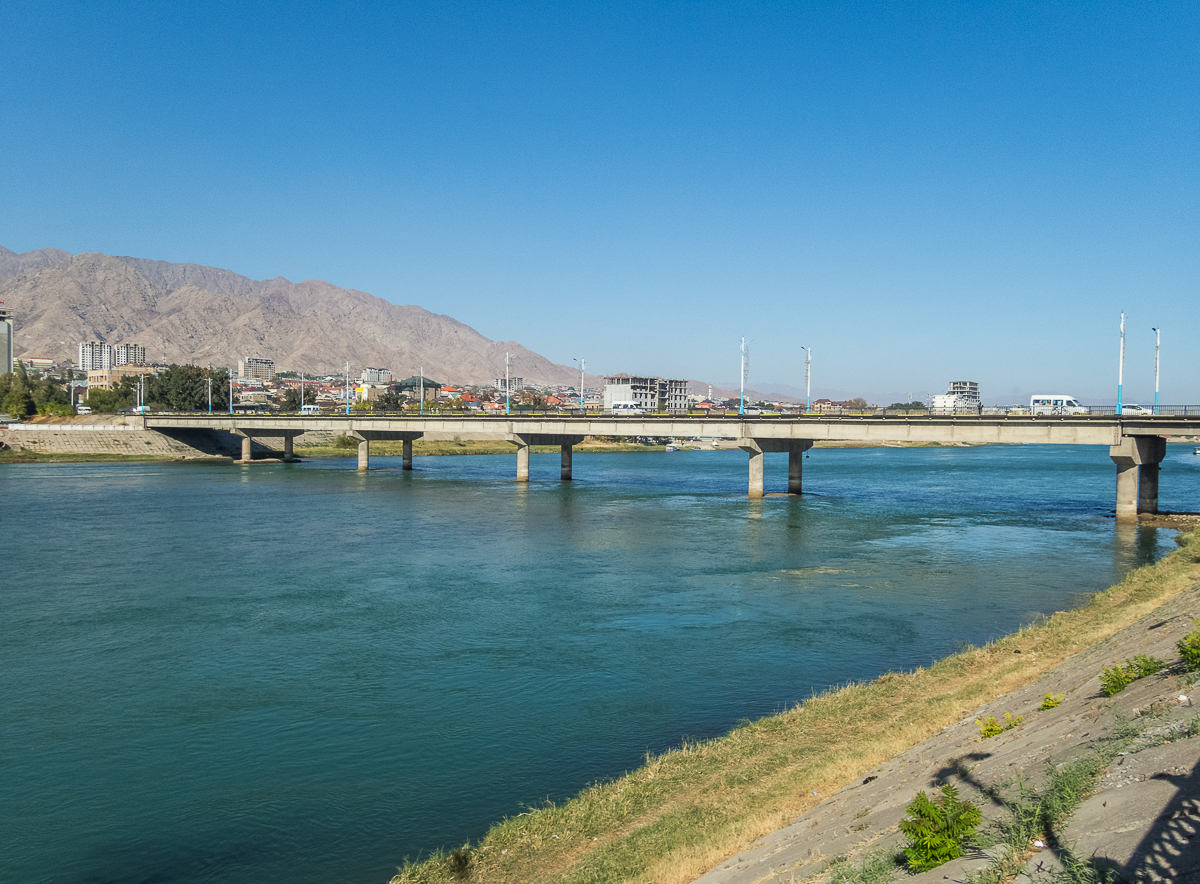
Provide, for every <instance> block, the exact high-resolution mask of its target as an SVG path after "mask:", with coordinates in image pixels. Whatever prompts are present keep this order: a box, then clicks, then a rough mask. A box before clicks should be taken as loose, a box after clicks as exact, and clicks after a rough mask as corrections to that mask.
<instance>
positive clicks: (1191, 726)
mask: <svg viewBox="0 0 1200 884" xmlns="http://www.w3.org/2000/svg"><path fill="white" fill-rule="evenodd" d="M1183 735H1184V736H1185V737H1200V715H1196V716H1193V717H1192V719H1191V720H1190V721H1188V723H1187V724H1186V725H1185V726H1184V728H1183Z"/></svg>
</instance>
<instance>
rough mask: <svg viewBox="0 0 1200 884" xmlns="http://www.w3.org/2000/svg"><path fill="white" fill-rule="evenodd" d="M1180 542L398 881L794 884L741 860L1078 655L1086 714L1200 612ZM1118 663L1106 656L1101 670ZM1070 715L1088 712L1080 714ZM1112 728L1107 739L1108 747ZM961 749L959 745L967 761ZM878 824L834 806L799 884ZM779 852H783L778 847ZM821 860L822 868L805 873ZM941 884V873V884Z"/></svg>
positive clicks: (1195, 571) (502, 829) (514, 821)
mask: <svg viewBox="0 0 1200 884" xmlns="http://www.w3.org/2000/svg"><path fill="white" fill-rule="evenodd" d="M1180 541H1181V546H1180V548H1179V549H1178V550H1176V551H1175V552H1173V553H1171V554H1170V555H1169V556H1167V557H1166V558H1164V559H1163V560H1161V561H1159V562H1157V563H1154V564H1151V565H1147V566H1144V567H1142V568H1139V569H1138V570H1136V571H1134V572H1132V573H1130V574H1129V575H1128V576H1127V577H1126V578H1125V579H1124V580H1123V581H1122V582H1121V583H1119V584H1118V585H1116V586H1114V587H1112V588H1110V589H1108V590H1105V591H1103V592H1100V593H1097V594H1096V595H1095V596H1093V597H1092V598H1091V599H1090V600H1089V601H1088V603H1087V604H1085V605H1083V606H1082V607H1080V608H1077V609H1075V610H1072V611H1067V612H1056V613H1055V614H1054V615H1052V616H1050V617H1048V618H1046V619H1044V620H1043V621H1041V622H1039V623H1037V624H1036V625H1033V626H1030V627H1028V628H1025V629H1022V630H1020V631H1018V632H1016V633H1014V634H1012V635H1009V636H1006V637H1004V638H1001V639H999V640H997V641H995V642H993V643H991V644H988V645H986V646H984V647H980V648H971V649H968V650H965V651H963V652H961V653H959V654H955V655H953V656H951V657H947V658H945V659H943V660H940V661H938V662H937V663H935V664H933V665H932V666H930V667H928V668H920V669H916V670H914V671H911V672H906V673H889V674H886V675H883V676H880V677H879V678H877V679H875V680H874V681H872V682H869V683H865V684H855V685H848V686H844V687H838V688H834V689H831V690H829V691H828V692H826V693H824V694H822V695H820V696H815V697H813V698H812V699H810V700H809V701H807V702H805V703H804V704H802V705H800V706H798V707H796V708H794V709H791V710H789V711H787V712H784V713H782V714H779V715H775V716H770V717H767V718H763V719H760V720H758V721H755V722H752V723H747V724H745V725H744V726H742V727H739V728H736V729H735V730H733V731H732V732H731V733H729V734H727V735H726V736H724V737H721V738H719V739H715V740H712V741H708V742H702V743H694V744H687V745H684V746H682V747H680V748H679V749H677V750H675V751H672V752H668V753H665V754H663V755H658V756H653V757H648V758H647V760H646V764H645V765H644V766H643V767H641V768H639V769H638V770H635V771H632V772H630V773H629V774H627V775H626V776H624V777H621V778H619V779H616V780H612V781H608V782H603V783H599V784H596V785H595V786H592V787H591V788H588V789H586V790H584V791H583V792H582V793H581V794H580V795H578V796H577V797H576V798H574V799H572V800H570V801H568V802H565V803H563V804H558V805H547V806H545V807H542V808H538V809H536V810H533V811H531V812H529V813H527V814H522V815H520V816H517V817H514V818H510V819H506V820H503V821H501V822H499V823H497V824H496V825H495V826H493V828H492V829H491V830H490V831H489V832H488V834H487V835H486V836H485V837H484V838H483V839H482V840H481V841H480V842H479V843H476V844H468V845H464V846H462V847H461V848H459V849H458V850H454V851H447V852H442V853H439V854H436V855H435V856H433V857H431V858H428V859H426V860H424V861H421V862H416V863H412V862H410V863H407V864H406V865H405V866H404V867H402V868H401V869H400V872H399V874H398V875H397V876H396V877H395V878H393V879H392V880H393V884H416V882H422V884H426V882H429V884H432V882H451V881H457V880H463V879H466V880H471V881H479V882H501V884H508V882H514V884H515V882H600V881H636V882H671V884H683V882H688V881H692V880H694V879H697V878H699V877H700V876H702V875H705V874H706V873H710V874H711V875H717V874H718V872H719V871H720V870H719V869H718V868H717V867H719V866H726V868H725V872H727V873H730V874H728V875H727V877H728V880H729V881H731V882H732V881H734V880H736V881H739V882H741V881H745V882H749V881H756V882H757V881H764V880H780V881H790V880H792V877H791V874H792V873H791V872H789V873H788V874H787V876H784V877H779V878H777V877H776V876H775V875H774V874H773V873H772V869H774V868H776V867H777V866H778V868H779V869H780V872H781V873H782V872H783V871H784V868H783V864H782V863H777V862H776V861H775V860H774V859H771V860H769V862H768V863H767V864H766V865H765V866H764V865H763V863H761V862H759V861H758V857H752V858H749V859H744V857H745V856H748V855H745V854H741V852H744V851H748V850H751V849H754V845H755V844H756V842H758V841H759V839H760V838H764V837H766V836H770V835H771V833H773V832H777V831H778V830H781V829H783V828H784V827H787V826H789V825H792V824H793V823H795V821H796V820H797V819H798V818H800V817H801V816H802V815H804V814H807V813H811V812H813V811H814V809H816V808H818V807H819V806H821V805H823V803H824V802H825V801H826V798H827V796H830V795H834V794H835V793H837V792H838V791H839V790H843V789H844V788H848V786H847V784H851V783H858V782H860V781H862V780H864V779H865V778H867V777H875V778H882V777H881V774H882V773H883V768H884V767H888V766H889V765H890V766H892V767H895V762H896V760H897V759H899V758H901V756H903V755H904V753H906V752H911V751H912V750H913V749H914V747H917V746H919V745H921V744H923V743H925V741H927V740H930V738H934V737H937V736H940V735H941V733H942V732H943V729H946V728H951V729H952V730H953V733H954V735H956V736H957V737H963V735H964V734H968V735H969V734H970V731H971V728H972V727H974V725H973V721H974V719H975V718H977V717H980V715H981V714H984V711H985V710H984V708H982V707H984V704H989V703H990V704H991V705H990V706H987V707H986V708H988V709H991V708H993V707H994V708H995V709H1000V707H1002V706H1003V707H1004V709H1005V710H1006V711H1012V712H1013V713H1014V714H1021V713H1022V711H1023V710H1024V709H1025V707H1026V705H1027V704H1028V703H1029V702H1031V700H1030V697H1033V699H1034V700H1036V699H1037V691H1036V686H1035V683H1036V682H1038V681H1039V679H1043V678H1045V677H1046V676H1047V674H1048V673H1050V672H1051V671H1052V670H1054V669H1055V667H1059V666H1060V665H1061V664H1063V663H1064V662H1066V661H1070V660H1072V659H1074V660H1078V661H1083V662H1082V663H1081V665H1082V666H1083V667H1084V668H1085V669H1087V672H1088V680H1089V681H1088V683H1087V684H1082V685H1081V686H1079V687H1075V688H1071V689H1070V692H1071V697H1072V700H1073V702H1076V703H1078V704H1081V705H1082V707H1084V711H1085V712H1086V709H1087V707H1089V706H1090V705H1094V701H1093V699H1092V697H1091V694H1090V693H1089V692H1090V691H1091V686H1090V681H1094V680H1095V676H1096V675H1097V674H1098V664H1097V663H1096V661H1097V660H1099V659H1100V657H1105V653H1104V652H1105V651H1106V648H1107V647H1108V645H1106V643H1109V645H1111V644H1112V643H1111V642H1110V640H1111V639H1113V638H1114V636H1117V635H1118V634H1119V633H1122V631H1123V630H1127V629H1129V627H1131V626H1132V625H1133V624H1135V623H1137V622H1138V621H1139V620H1141V619H1142V618H1145V617H1147V616H1148V615H1150V614H1151V613H1152V612H1154V611H1156V610H1157V609H1159V608H1160V606H1163V605H1164V604H1167V603H1169V602H1171V601H1172V600H1175V599H1177V598H1181V597H1183V594H1184V593H1189V592H1191V593H1192V595H1191V596H1187V597H1184V598H1183V600H1182V601H1181V602H1180V604H1181V606H1182V607H1181V610H1182V609H1184V608H1186V609H1187V610H1188V612H1190V611H1191V606H1193V605H1194V604H1196V603H1197V602H1196V601H1195V587H1196V585H1197V581H1198V580H1200V538H1198V537H1197V534H1196V532H1193V533H1191V534H1188V535H1181V537H1180ZM1172 622H1173V623H1174V627H1173V629H1174V630H1175V631H1178V630H1179V629H1184V628H1185V627H1187V623H1186V622H1185V618H1182V615H1180V616H1177V617H1174V619H1173V620H1172ZM1187 628H1190V627H1187ZM1142 633H1143V634H1144V633H1145V630H1144V629H1143V630H1142ZM1161 636H1167V639H1162V638H1161ZM1172 636H1173V632H1172V633H1170V634H1168V632H1166V631H1164V632H1162V633H1160V634H1159V636H1155V638H1156V639H1159V643H1162V642H1163V641H1167V642H1168V644H1169V640H1173V638H1172ZM1114 647H1115V646H1114ZM1094 651H1100V652H1101V653H1100V655H1099V656H1098V657H1096V658H1095V659H1094V660H1093V659H1091V658H1087V657H1086V656H1085V652H1094ZM1145 652H1147V651H1136V652H1135V653H1145ZM1160 653H1161V652H1160ZM1119 659H1120V657H1119V655H1118V656H1117V657H1116V658H1115V659H1113V660H1111V661H1110V660H1107V657H1105V661H1104V663H1103V664H1102V665H1111V664H1112V663H1115V662H1119ZM1089 667H1090V668H1089ZM1064 684H1065V682H1064ZM1031 686H1035V689H1034V690H1033V691H1030V690H1029V689H1030V687H1031ZM1174 688H1175V685H1174V684H1172V685H1171V690H1174ZM1022 690H1024V691H1025V693H1024V694H1019V693H1018V692H1020V691H1022ZM1058 690H1061V688H1058ZM1006 695H1007V696H1006ZM1129 696H1130V697H1132V696H1134V694H1130V695H1129ZM1008 697H1011V698H1013V699H1012V700H1011V701H1010V700H1009V699H1008ZM1018 699H1019V702H1018ZM1008 703H1011V705H1006V704H1008ZM1067 711H1068V712H1073V713H1078V714H1083V713H1080V712H1079V710H1075V709H1073V707H1071V706H1067ZM998 714H1002V713H998ZM1077 730H1078V728H1077ZM1098 731H1099V729H1098V728H1097V733H1096V734H1093V735H1092V736H1094V737H1098V736H1099V733H1098ZM1018 732H1019V731H1018ZM1085 736H1086V734H1085ZM947 745H949V744H947ZM962 745H963V746H968V747H970V748H971V749H972V750H973V751H978V749H979V738H978V734H977V733H976V734H975V736H974V737H972V738H970V739H965V738H964V739H963V742H962ZM997 745H1000V744H997ZM1197 746H1198V747H1200V741H1197ZM960 748H961V747H960V746H958V745H957V744H956V745H955V746H954V751H956V752H958V751H959V749H960ZM919 754H920V753H918V755H919ZM960 754H961V753H960ZM924 760H925V761H926V762H929V763H933V762H937V763H936V764H933V769H934V770H935V771H936V770H939V769H940V767H944V766H945V765H944V762H946V761H949V760H950V759H940V758H934V757H932V755H931V754H930V755H929V757H925V758H924ZM964 764H966V762H964ZM954 769H956V768H953V767H952V768H950V770H954ZM922 771H923V769H922ZM922 771H918V773H920V772H922ZM906 782H913V783H915V782H917V780H916V779H914V778H913V777H909V779H908V781H906ZM914 790H915V786H914ZM897 794H898V793H897ZM893 797H895V796H893ZM910 797H911V796H910ZM892 803H893V805H894V804H895V803H896V802H895V801H893V802H892ZM824 806H825V807H826V808H828V807H830V806H831V805H827V804H826V805H824ZM892 809H893V810H894V809H895V808H894V807H892ZM869 812H870V811H868V813H869ZM866 817H867V814H865V813H864V814H862V815H861V816H860V817H859V820H858V821H856V820H855V819H854V814H849V815H847V812H846V811H845V809H844V807H843V806H842V805H838V806H837V807H835V808H834V811H831V812H830V813H829V815H827V817H825V818H824V820H825V826H824V832H825V835H827V836H828V840H827V841H825V840H823V838H824V836H822V837H820V838H817V839H816V840H815V841H812V842H810V843H808V844H806V845H805V848H804V849H805V850H806V851H808V853H806V854H805V855H804V856H803V857H799V858H797V859H799V860H803V862H795V863H794V865H795V867H796V869H797V870H798V871H796V880H800V879H802V878H804V877H807V876H809V875H811V874H817V873H819V872H821V871H823V870H824V869H825V868H826V866H827V865H828V862H829V860H830V859H832V858H834V856H836V855H838V854H839V853H840V854H841V855H843V856H846V855H850V856H854V855H856V854H855V850H857V848H855V845H862V846H863V849H867V848H869V847H871V846H872V845H873V846H876V847H877V846H879V844H878V843H876V842H879V843H884V842H883V839H884V837H885V836H886V835H887V833H885V832H883V831H882V830H881V829H879V828H877V829H876V830H875V832H871V831H869V830H870V828H871V826H872V823H864V822H863V821H862V820H864V819H866ZM893 822H894V821H893ZM814 825H819V823H814ZM839 838H840V839H841V840H838V839H839ZM768 840H769V839H768ZM760 848H761V845H760ZM852 848H854V849H852ZM861 852H862V850H858V853H861ZM768 854H769V855H773V854H770V849H769V848H768ZM806 863H807V864H808V867H807V869H806V870H803V871H799V867H800V866H802V865H804V864H806ZM726 864H728V865H726ZM852 864H853V863H851V865H852ZM978 865H979V864H978V863H977V866H978ZM739 869H740V870H741V871H746V870H750V871H749V873H748V874H746V875H743V876H742V877H734V876H732V873H731V872H730V870H732V871H734V872H737V871H739ZM710 870H711V871H710ZM941 875H942V871H940V870H939V872H938V873H937V875H936V876H937V878H938V880H941ZM705 880H712V881H717V880H724V879H722V878H720V877H719V876H718V877H716V878H711V879H710V878H708V877H706V878H705ZM881 880H882V879H881Z"/></svg>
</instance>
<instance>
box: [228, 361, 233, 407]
mask: <svg viewBox="0 0 1200 884" xmlns="http://www.w3.org/2000/svg"><path fill="white" fill-rule="evenodd" d="M229 413H230V414H233V369H230V370H229Z"/></svg>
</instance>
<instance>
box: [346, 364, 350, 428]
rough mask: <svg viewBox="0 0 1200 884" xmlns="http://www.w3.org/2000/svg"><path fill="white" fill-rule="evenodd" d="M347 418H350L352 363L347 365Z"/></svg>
mask: <svg viewBox="0 0 1200 884" xmlns="http://www.w3.org/2000/svg"><path fill="white" fill-rule="evenodd" d="M346 417H350V363H349V362H347V363H346Z"/></svg>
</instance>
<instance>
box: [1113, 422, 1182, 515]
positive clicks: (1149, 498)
mask: <svg viewBox="0 0 1200 884" xmlns="http://www.w3.org/2000/svg"><path fill="white" fill-rule="evenodd" d="M1166 454H1167V440H1166V439H1164V438H1162V437H1161V436H1123V437H1122V438H1121V443H1120V444H1119V445H1113V446H1110V447H1109V449H1108V455H1109V457H1111V458H1112V459H1113V462H1114V463H1115V464H1116V465H1117V518H1118V519H1122V520H1123V519H1136V518H1137V515H1138V513H1156V512H1158V471H1159V464H1160V463H1162V459H1163V458H1164V457H1166Z"/></svg>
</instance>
